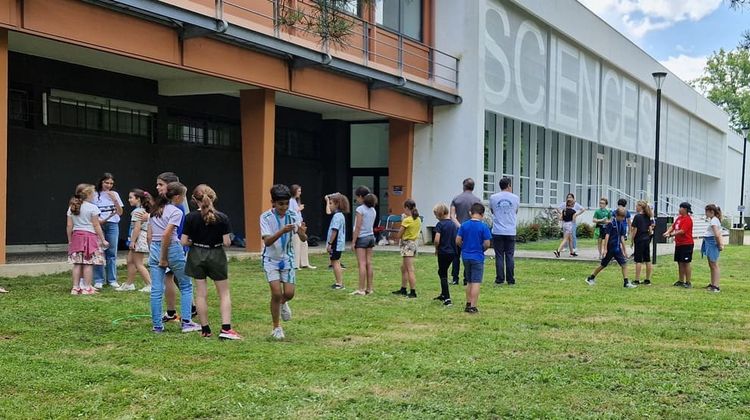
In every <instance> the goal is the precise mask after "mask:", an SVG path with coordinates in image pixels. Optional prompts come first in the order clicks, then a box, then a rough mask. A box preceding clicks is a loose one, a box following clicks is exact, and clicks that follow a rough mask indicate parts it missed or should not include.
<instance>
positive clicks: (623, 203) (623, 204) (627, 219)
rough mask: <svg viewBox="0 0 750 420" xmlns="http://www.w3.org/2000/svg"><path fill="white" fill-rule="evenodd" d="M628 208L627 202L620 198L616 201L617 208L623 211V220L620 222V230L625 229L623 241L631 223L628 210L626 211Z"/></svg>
mask: <svg viewBox="0 0 750 420" xmlns="http://www.w3.org/2000/svg"><path fill="white" fill-rule="evenodd" d="M627 207H628V200H626V199H624V198H621V199H619V200H617V208H618V209H623V210H625V220H623V221H622V222H621V224H622V227H621V229H625V230H624V232H625V239H628V230H629V229H630V224H631V222H632V218H631V215H630V210H628V209H627Z"/></svg>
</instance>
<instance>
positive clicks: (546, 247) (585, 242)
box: [516, 238, 597, 252]
mask: <svg viewBox="0 0 750 420" xmlns="http://www.w3.org/2000/svg"><path fill="white" fill-rule="evenodd" d="M560 240H561V239H540V240H538V241H534V242H524V243H516V249H518V250H523V251H550V252H552V251H553V250H555V249H557V247H558V246H559V245H560ZM596 241H597V240H596V239H585V238H578V242H577V243H576V248H577V249H596Z"/></svg>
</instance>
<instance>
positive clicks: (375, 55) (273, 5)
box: [161, 0, 458, 94]
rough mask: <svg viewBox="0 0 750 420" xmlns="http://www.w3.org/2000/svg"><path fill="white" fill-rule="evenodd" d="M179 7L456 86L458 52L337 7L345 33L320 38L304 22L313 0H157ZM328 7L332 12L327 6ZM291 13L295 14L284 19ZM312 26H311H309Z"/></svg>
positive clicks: (412, 77)
mask: <svg viewBox="0 0 750 420" xmlns="http://www.w3.org/2000/svg"><path fill="white" fill-rule="evenodd" d="M161 2H162V3H168V4H170V5H173V6H178V7H181V8H184V9H188V8H189V9H190V10H191V11H193V12H198V13H201V14H204V15H208V16H212V17H214V18H215V19H217V21H219V22H224V23H226V24H228V25H236V26H238V27H241V28H245V29H250V30H253V31H256V32H260V33H263V34H265V35H270V36H273V37H275V38H278V39H281V40H285V41H288V42H292V43H295V44H298V45H302V46H304V47H307V48H309V49H312V50H316V51H319V52H320V53H321V54H322V55H323V56H324V57H325V56H331V57H335V58H337V59H341V60H345V61H348V62H351V63H355V64H359V65H362V66H365V67H368V68H371V69H375V70H379V71H382V72H386V73H389V74H392V75H394V76H398V77H401V78H403V81H404V82H406V81H407V80H408V81H410V82H414V83H418V84H420V85H424V86H429V87H432V88H435V89H439V90H441V91H444V92H449V93H452V94H455V93H456V92H457V90H458V58H456V57H454V56H451V55H449V54H446V53H444V52H442V51H439V50H437V49H435V48H432V47H430V46H428V45H425V44H423V43H421V42H418V41H415V40H413V39H410V38H408V37H405V36H403V35H402V34H400V33H397V32H394V31H390V30H388V29H386V28H384V27H382V26H380V25H376V24H373V23H371V22H369V21H367V20H364V19H362V18H360V17H358V16H355V15H351V14H348V13H347V12H345V11H336V12H335V13H337V14H339V15H340V16H339V17H340V18H341V19H345V20H346V21H348V26H349V27H350V28H349V29H348V31H347V32H348V35H347V36H345V37H342V38H341V39H339V40H337V42H324V41H322V40H321V37H320V35H319V34H317V33H315V30H314V29H313V30H311V25H307V24H305V23H304V22H305V21H306V20H308V19H311V18H313V17H314V16H317V15H319V14H320V13H321V10H320V8H321V6H320V4H319V3H318V2H316V1H312V0H297V2H296V6H295V7H294V8H293V9H292V8H291V7H289V6H287V5H286V4H283V5H282V2H280V1H279V0H161ZM328 13H331V12H328ZM290 15H293V16H294V17H295V19H288V16H290ZM313 28H314V27H313ZM324 61H325V60H324Z"/></svg>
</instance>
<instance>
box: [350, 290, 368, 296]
mask: <svg viewBox="0 0 750 420" xmlns="http://www.w3.org/2000/svg"><path fill="white" fill-rule="evenodd" d="M349 294H350V295H354V296H364V295H366V294H367V292H365V291H364V290H355V291H353V292H351V293H349Z"/></svg>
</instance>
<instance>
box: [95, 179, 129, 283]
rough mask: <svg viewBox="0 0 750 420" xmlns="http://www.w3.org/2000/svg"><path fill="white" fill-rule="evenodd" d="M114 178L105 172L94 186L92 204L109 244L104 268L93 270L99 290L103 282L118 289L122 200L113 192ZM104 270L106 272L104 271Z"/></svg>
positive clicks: (98, 267)
mask: <svg viewBox="0 0 750 420" xmlns="http://www.w3.org/2000/svg"><path fill="white" fill-rule="evenodd" d="M114 187H115V177H114V176H113V175H112V174H111V173H109V172H105V173H104V174H103V175H102V177H101V178H99V182H98V183H97V184H96V196H95V197H94V204H95V205H96V206H97V207H99V211H100V212H101V214H99V221H100V223H101V227H102V231H104V236H105V237H106V238H107V241H108V242H109V248H107V249H105V250H104V257H105V259H106V266H96V267H95V268H94V287H95V288H97V289H101V288H102V286H103V285H104V283H105V281H106V282H107V283H109V285H110V286H112V287H114V288H118V287H120V284H119V283H117V242H118V241H119V240H120V215H121V214H122V199H120V195H119V194H118V193H117V192H116V191H115V190H113V188H114ZM105 269H106V270H105Z"/></svg>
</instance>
